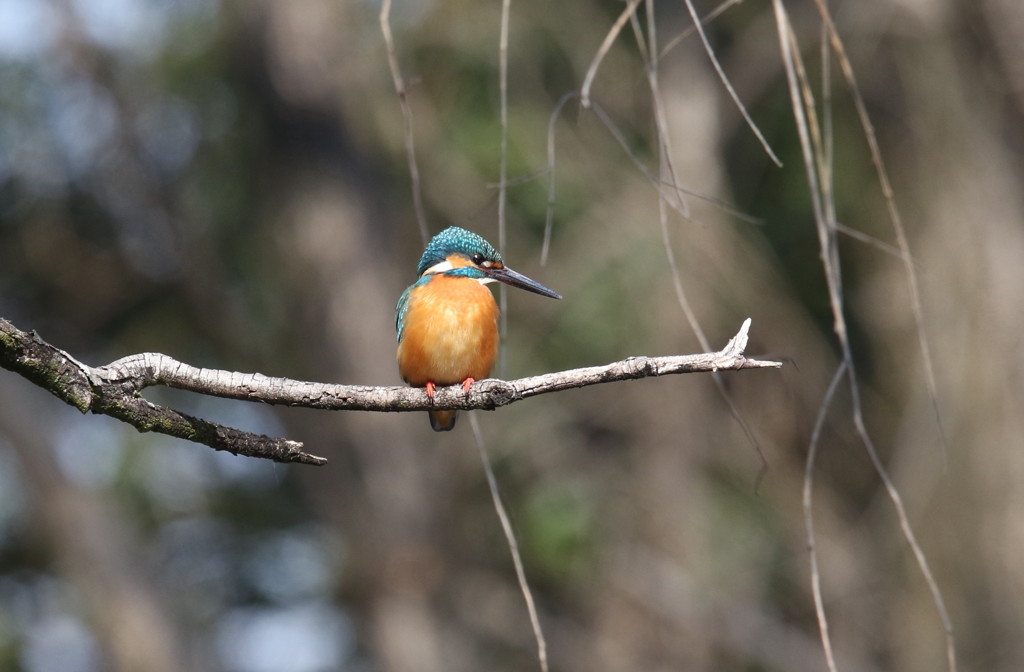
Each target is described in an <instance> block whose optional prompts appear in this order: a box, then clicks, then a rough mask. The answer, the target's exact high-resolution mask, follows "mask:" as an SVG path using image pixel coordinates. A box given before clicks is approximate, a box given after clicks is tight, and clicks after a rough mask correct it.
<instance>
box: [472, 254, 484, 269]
mask: <svg viewBox="0 0 1024 672" xmlns="http://www.w3.org/2000/svg"><path fill="white" fill-rule="evenodd" d="M470 261H472V262H473V263H474V264H476V265H477V266H479V265H481V264H483V263H484V255H482V254H480V253H479V252H477V253H476V254H474V255H473V256H472V257H471V258H470Z"/></svg>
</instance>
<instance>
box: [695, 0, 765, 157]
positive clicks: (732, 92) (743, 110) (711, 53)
mask: <svg viewBox="0 0 1024 672" xmlns="http://www.w3.org/2000/svg"><path fill="white" fill-rule="evenodd" d="M684 2H685V4H686V9H688V10H689V11H690V18H691V19H693V25H694V27H695V28H696V29H697V34H698V35H700V41H701V44H703V45H704V51H706V52H707V54H708V58H709V59H711V65H713V66H714V68H715V72H717V73H718V78H719V79H721V80H722V85H723V86H725V90H726V91H728V92H729V97H730V98H732V102H733V103H734V104H735V105H736V109H738V110H739V111H740V114H741V115H743V120H744V121H746V122H747V126H748V127H749V128H750V130H751V132H752V133H753V134H754V137H756V138H757V140H758V142H760V143H761V146H762V147H763V148H764V151H765V153H766V154H767V155H768V158H770V159H771V160H772V163H774V164H775V165H776V166H779V167H782V161H781V160H780V159H779V157H778V156H776V155H775V152H774V151H772V147H771V145H769V144H768V140H766V139H765V137H764V135H762V134H761V129H759V128H758V127H757V124H755V123H754V120H753V119H752V118H751V117H750V114H749V113H748V112H747V107H746V105H744V104H743V101H741V100H740V97H739V95H738V94H737V93H736V89H734V88H732V82H730V81H729V77H728V76H726V74H725V70H723V69H722V64H721V63H719V62H718V57H717V56H715V50H714V49H712V48H711V42H709V41H708V36H707V35H705V34H704V27H703V26H702V25H701V21H700V17H699V16H698V15H697V10H696V9H694V7H693V2H692V0H684Z"/></svg>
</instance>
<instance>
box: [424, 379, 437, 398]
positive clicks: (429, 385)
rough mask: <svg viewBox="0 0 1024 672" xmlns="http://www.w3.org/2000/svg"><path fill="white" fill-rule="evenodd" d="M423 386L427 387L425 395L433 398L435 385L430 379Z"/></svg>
mask: <svg viewBox="0 0 1024 672" xmlns="http://www.w3.org/2000/svg"><path fill="white" fill-rule="evenodd" d="M424 387H426V388H427V396H428V397H429V398H431V399H433V398H434V387H435V385H434V384H433V383H431V382H430V381H427V384H426V385H425V386H424Z"/></svg>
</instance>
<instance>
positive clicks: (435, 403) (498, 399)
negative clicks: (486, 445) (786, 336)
mask: <svg viewBox="0 0 1024 672" xmlns="http://www.w3.org/2000/svg"><path fill="white" fill-rule="evenodd" d="M749 328H750V319H749V318H748V319H747V320H745V321H744V322H743V325H742V326H741V327H740V330H739V333H737V334H736V335H735V336H734V337H733V338H732V339H731V340H730V341H729V343H728V344H727V345H726V346H725V347H724V348H723V349H722V350H720V351H718V352H709V353H703V354H697V355H675V356H668V357H629V358H627V359H624V360H622V361H620V362H613V363H611V364H606V365H604V366H591V367H587V368H582V369H571V370H568V371H559V372H556V373H546V374H543V375H540V376H531V377H528V378H520V379H518V380H497V379H487V380H481V381H478V382H476V383H474V384H473V386H472V388H470V390H469V392H465V391H463V389H462V387H461V386H459V385H453V386H451V387H444V388H440V387H439V388H437V391H436V393H435V395H434V398H433V399H430V398H428V397H427V395H426V392H425V391H424V390H423V389H421V388H412V387H371V386H366V385H339V384H332V383H314V382H306V381H300V380H292V379H290V378H272V377H270V376H264V375H263V374H260V373H240V372H237V371H220V370H217V369H205V368H196V367H194V366H189V365H188V364H184V363H182V362H179V361H177V360H175V359H173V358H172V357H168V356H167V355H163V354H160V353H156V352H144V353H141V354H137V355H130V356H128V357H124V358H122V359H118V360H116V361H114V362H111V363H110V364H107V365H106V366H100V367H92V366H88V365H87V364H83V363H82V362H79V361H78V360H77V359H75V358H74V357H72V356H71V355H70V354H68V353H67V352H64V351H63V350H61V349H59V348H57V347H54V346H52V345H50V344H49V343H47V342H46V341H44V340H43V339H41V338H40V337H39V335H38V334H36V333H35V332H25V331H21V330H19V329H18V328H17V327H15V326H14V325H13V324H11V323H10V322H8V321H7V320H5V319H3V318H0V366H2V367H3V368H5V369H9V370H11V371H14V372H15V373H18V374H21V375H22V376H23V377H25V378H27V379H28V380H30V381H32V382H33V383H35V384H36V385H38V386H39V387H42V388H44V389H46V390H49V391H50V392H52V393H53V394H54V395H55V396H56V397H57V398H58V399H61V400H63V401H65V402H66V403H68V404H70V405H72V406H74V407H75V408H77V409H78V410H80V411H82V412H83V413H86V412H92V413H100V414H103V415H109V416H111V417H114V418H117V419H118V420H122V421H124V422H126V423H128V424H130V425H132V426H133V427H135V428H136V429H138V430H139V431H140V432H159V433H161V434H167V435H169V436H175V437H178V438H181V439H185V440H187V441H195V442H196V443H202V444H204V445H207V446H210V447H211V448H213V449H215V450H226V451H228V452H231V453H234V454H236V455H248V456H250V457H262V458H266V459H271V460H275V461H277V462H300V463H303V464H315V465H320V464H324V463H326V461H327V460H326V459H325V458H323V457H319V456H317V455H312V454H309V453H306V452H304V451H303V449H302V448H303V446H302V444H301V443H300V442H298V441H291V440H289V439H283V438H274V437H269V436H265V435H262V434H254V433H251V432H246V431H243V430H240V429H233V428H231V427H225V426H223V425H218V424H217V423H214V422H209V421H207V420H203V419H200V418H194V417H192V416H190V415H186V414H184V413H180V412H178V411H176V410H174V409H172V408H167V407H165V406H159V405H157V404H154V403H152V402H149V401H147V400H146V399H144V398H143V397H142V396H141V392H142V390H144V389H145V388H147V387H153V386H157V385H163V386H166V387H173V388H177V389H181V390H187V391H190V392H195V393H197V394H205V395H209V396H214V397H224V398H227V399H239V400H242V401H258V402H262V403H265V404H273V405H282V406H301V407H305V408H316V409H322V410H334V411H380V412H402V411H426V410H436V409H460V410H474V409H483V410H494V409H496V408H498V407H500V406H507V405H508V404H511V403H513V402H516V401H519V400H521V399H527V398H529V397H534V396H537V395H539V394H547V393H549V392H560V391H562V390H568V389H572V388H577V387H585V386H587V385H597V384H599V383H611V382H615V381H620V380H634V379H637V378H648V377H654V376H664V375H669V374H675V373H700V372H713V371H735V370H740V369H763V368H779V367H780V366H782V363H781V362H773V361H765V360H758V359H747V358H746V357H744V356H743V351H744V349H745V348H746V345H747V331H748V330H749Z"/></svg>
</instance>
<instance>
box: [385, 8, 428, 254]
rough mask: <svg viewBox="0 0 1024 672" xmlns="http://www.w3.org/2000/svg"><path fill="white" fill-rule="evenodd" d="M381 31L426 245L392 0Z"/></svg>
mask: <svg viewBox="0 0 1024 672" xmlns="http://www.w3.org/2000/svg"><path fill="white" fill-rule="evenodd" d="M380 32H381V33H382V34H383V35H384V45H385V47H386V49H387V53H388V67H389V68H390V69H391V79H392V80H393V81H394V83H395V93H396V94H398V105H399V106H400V107H401V108H402V124H403V126H404V129H405V155H406V160H407V161H408V163H409V181H410V182H411V184H412V204H413V208H414V209H415V211H416V222H417V224H419V228H420V237H421V238H422V239H423V244H424V245H426V244H427V241H428V240H429V239H430V229H429V228H428V227H427V215H426V212H425V210H424V208H423V195H422V193H421V192H422V190H421V188H420V169H419V164H418V163H417V161H416V140H415V137H414V135H413V123H412V106H411V105H409V97H408V94H407V92H406V88H405V79H404V78H403V77H402V70H401V68H399V66H398V55H397V54H396V52H395V40H394V37H393V36H392V35H391V0H384V1H383V2H382V3H381V7H380Z"/></svg>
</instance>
